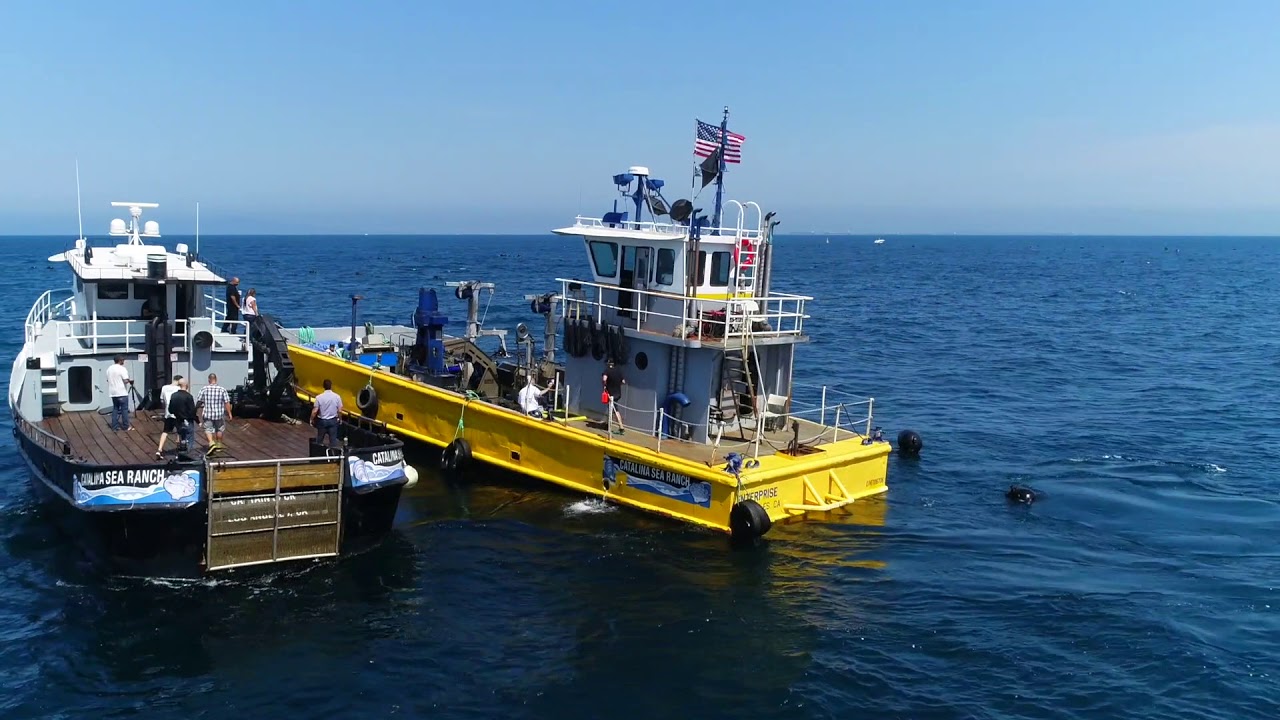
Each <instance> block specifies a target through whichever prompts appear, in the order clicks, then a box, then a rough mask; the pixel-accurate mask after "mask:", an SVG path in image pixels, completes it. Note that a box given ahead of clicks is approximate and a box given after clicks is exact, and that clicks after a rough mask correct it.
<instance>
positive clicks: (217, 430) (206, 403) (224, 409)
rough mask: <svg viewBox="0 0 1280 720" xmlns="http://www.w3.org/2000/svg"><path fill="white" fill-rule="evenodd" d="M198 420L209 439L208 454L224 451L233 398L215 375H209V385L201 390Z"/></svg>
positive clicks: (198, 402) (197, 406) (197, 411)
mask: <svg viewBox="0 0 1280 720" xmlns="http://www.w3.org/2000/svg"><path fill="white" fill-rule="evenodd" d="M196 418H197V419H198V420H200V422H201V423H203V424H204V434H205V437H207V438H208V439H209V450H208V452H214V451H217V450H220V449H222V431H223V429H225V428H226V426H227V423H228V422H230V421H231V396H230V395H229V394H227V391H226V389H225V388H223V387H222V386H221V385H219V384H218V376H217V375H216V374H215V373H209V384H208V385H205V386H204V387H203V388H201V389H200V397H199V398H197V399H196Z"/></svg>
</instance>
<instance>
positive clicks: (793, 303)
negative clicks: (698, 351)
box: [556, 278, 813, 341]
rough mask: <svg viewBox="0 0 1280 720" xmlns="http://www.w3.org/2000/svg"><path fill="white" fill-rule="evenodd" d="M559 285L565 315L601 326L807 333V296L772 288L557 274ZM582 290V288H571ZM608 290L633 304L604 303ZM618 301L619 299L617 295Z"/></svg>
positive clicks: (706, 334)
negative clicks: (615, 281)
mask: <svg viewBox="0 0 1280 720" xmlns="http://www.w3.org/2000/svg"><path fill="white" fill-rule="evenodd" d="M556 280H557V281H559V282H560V283H561V293H560V297H561V306H560V307H561V317H567V318H571V319H572V318H578V317H588V316H590V317H594V318H595V319H596V323H597V324H601V323H604V322H609V323H616V324H621V325H623V326H624V327H629V328H632V329H634V330H648V331H650V332H657V333H660V334H669V335H672V336H673V337H697V338H699V339H702V340H704V341H705V340H710V341H719V340H731V339H742V338H745V337H746V336H748V335H750V336H752V337H756V338H766V337H783V336H798V335H803V334H804V321H805V319H807V318H808V317H809V316H808V315H806V314H805V311H804V305H805V302H807V301H809V300H812V299H813V298H811V297H807V296H804V295H790V294H787V293H775V292H771V293H769V294H768V295H766V296H752V297H724V298H704V297H693V296H689V295H683V294H677V293H669V292H662V291H658V290H632V289H628V288H620V287H618V286H617V285H606V284H603V283H596V282H589V281H585V280H570V279H567V278H556ZM571 288H578V289H571ZM606 291H609V292H614V293H619V294H620V295H626V294H629V295H630V297H631V304H630V306H629V307H624V306H622V305H620V304H619V302H618V300H615V301H614V302H606V301H605V297H604V293H605V292H606ZM619 300H620V297H619Z"/></svg>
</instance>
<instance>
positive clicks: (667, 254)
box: [655, 248, 676, 287]
mask: <svg viewBox="0 0 1280 720" xmlns="http://www.w3.org/2000/svg"><path fill="white" fill-rule="evenodd" d="M655 269H656V270H657V273H658V277H657V282H658V284H659V285H666V286H667V287H671V286H672V285H675V284H676V251H675V250H672V249H670V248H663V249H661V250H659V251H658V262H657V265H656V266H655Z"/></svg>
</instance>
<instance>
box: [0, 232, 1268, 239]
mask: <svg viewBox="0 0 1280 720" xmlns="http://www.w3.org/2000/svg"><path fill="white" fill-rule="evenodd" d="M169 236H170V237H179V238H194V237H195V236H196V235H195V233H194V232H192V233H171V234H169ZM201 236H202V237H213V238H240V237H279V238H315V237H371V238H375V237H422V238H436V237H548V238H569V237H573V236H570V235H558V234H556V233H519V232H508V233H492V232H489V233H485V232H457V233H415V232H390V233H334V232H327V233H309V232H233V233H202V234H201ZM775 236H776V237H796V236H808V237H828V238H832V237H835V238H858V237H868V238H872V237H874V238H881V237H883V238H894V237H898V238H902V237H965V238H971V237H977V238H982V237H1079V238H1118V237H1132V238H1280V233H1195V234H1189V235H1179V234H1168V233H1135V232H1114V233H1098V232H1088V233H1080V232H1045V231H1040V232H896V233H874V232H821V231H817V230H797V231H794V232H789V233H775ZM84 237H85V238H86V239H90V240H91V239H93V238H94V237H95V236H93V235H85V236H84ZM97 237H100V238H110V237H114V236H111V235H98V236H97ZM163 237H164V236H162V237H161V239H163ZM31 238H42V239H43V238H71V236H70V235H67V234H65V233H33V234H10V233H2V234H0V240H10V239H13V240H17V239H31ZM71 239H72V240H74V238H71Z"/></svg>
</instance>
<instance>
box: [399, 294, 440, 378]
mask: <svg viewBox="0 0 1280 720" xmlns="http://www.w3.org/2000/svg"><path fill="white" fill-rule="evenodd" d="M448 322H449V318H448V317H446V316H444V315H442V314H441V313H440V301H439V299H437V298H436V291H435V289H434V288H425V287H421V288H418V309H417V310H415V311H414V313H413V326H414V327H415V328H417V330H418V337H417V339H416V340H415V341H414V344H413V350H412V352H410V353H409V359H408V363H407V365H406V370H408V372H409V374H410V375H426V376H429V377H444V376H447V375H449V374H450V373H449V372H448V370H446V369H445V366H444V326H445V325H446V324H448Z"/></svg>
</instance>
